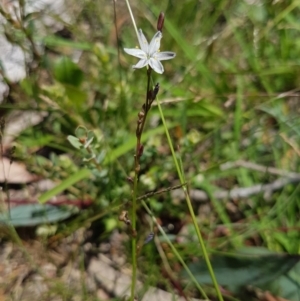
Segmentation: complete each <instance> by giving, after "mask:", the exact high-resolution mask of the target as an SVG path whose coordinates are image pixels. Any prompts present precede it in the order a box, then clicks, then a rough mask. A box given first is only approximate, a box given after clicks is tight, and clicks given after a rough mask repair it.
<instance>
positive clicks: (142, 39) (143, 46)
mask: <svg viewBox="0 0 300 301" xmlns="http://www.w3.org/2000/svg"><path fill="white" fill-rule="evenodd" d="M138 39H139V43H140V47H141V49H142V50H144V51H145V52H146V53H148V50H149V44H148V41H147V39H146V37H145V36H144V34H143V32H142V30H141V29H139V34H138Z"/></svg>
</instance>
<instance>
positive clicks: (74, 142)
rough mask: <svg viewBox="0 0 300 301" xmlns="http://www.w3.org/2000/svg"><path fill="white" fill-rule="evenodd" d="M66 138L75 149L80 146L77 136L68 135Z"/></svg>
mask: <svg viewBox="0 0 300 301" xmlns="http://www.w3.org/2000/svg"><path fill="white" fill-rule="evenodd" d="M67 139H68V141H69V142H70V143H71V144H72V145H73V146H74V147H75V148H77V149H80V148H82V144H81V143H80V142H79V139H78V138H77V137H74V136H72V135H69V136H68V137H67Z"/></svg>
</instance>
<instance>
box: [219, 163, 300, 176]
mask: <svg viewBox="0 0 300 301" xmlns="http://www.w3.org/2000/svg"><path fill="white" fill-rule="evenodd" d="M236 167H244V168H247V169H252V170H256V171H260V172H263V173H269V174H272V175H277V176H281V177H286V178H289V179H297V180H299V179H300V174H299V173H296V172H291V171H288V170H282V169H278V168H274V167H268V166H263V165H259V164H256V163H252V162H248V161H244V160H237V161H235V162H227V163H225V164H222V165H221V166H220V169H221V170H226V169H231V168H236Z"/></svg>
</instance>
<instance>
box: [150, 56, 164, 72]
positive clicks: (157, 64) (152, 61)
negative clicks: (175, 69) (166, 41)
mask: <svg viewBox="0 0 300 301" xmlns="http://www.w3.org/2000/svg"><path fill="white" fill-rule="evenodd" d="M149 65H150V66H151V68H152V69H153V70H154V71H155V72H157V73H159V74H162V73H163V72H164V67H163V65H162V64H161V62H160V61H158V60H156V59H154V58H152V57H151V58H150V60H149Z"/></svg>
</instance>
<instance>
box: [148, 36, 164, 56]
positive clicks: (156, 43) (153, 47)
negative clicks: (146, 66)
mask: <svg viewBox="0 0 300 301" xmlns="http://www.w3.org/2000/svg"><path fill="white" fill-rule="evenodd" d="M161 38H162V33H161V32H160V31H158V32H157V33H156V34H155V35H154V37H153V38H152V40H151V42H150V45H149V52H148V54H149V56H152V55H153V54H154V53H155V52H157V51H158V50H159V47H160V40H161Z"/></svg>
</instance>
